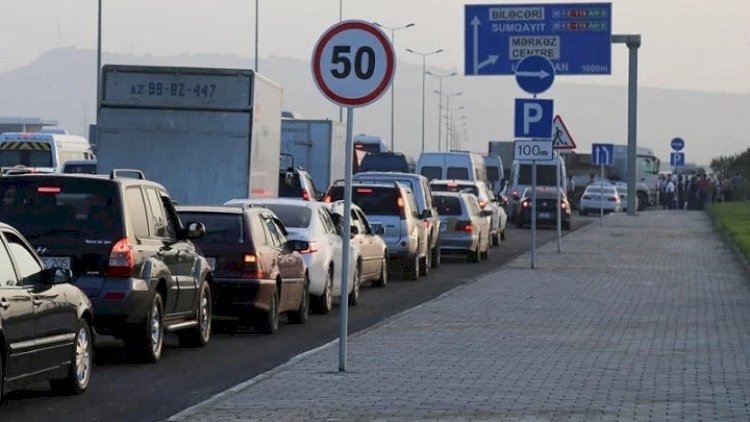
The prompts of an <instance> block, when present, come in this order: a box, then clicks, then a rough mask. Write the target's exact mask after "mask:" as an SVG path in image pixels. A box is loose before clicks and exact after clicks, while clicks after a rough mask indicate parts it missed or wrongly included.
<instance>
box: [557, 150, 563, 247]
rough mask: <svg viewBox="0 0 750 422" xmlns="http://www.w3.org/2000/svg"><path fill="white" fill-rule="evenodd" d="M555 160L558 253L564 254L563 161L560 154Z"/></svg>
mask: <svg viewBox="0 0 750 422" xmlns="http://www.w3.org/2000/svg"><path fill="white" fill-rule="evenodd" d="M555 159H556V160H557V163H556V164H555V167H556V169H557V171H556V172H555V174H556V177H557V181H556V183H555V184H556V185H557V252H558V253H560V252H562V194H561V190H562V184H561V182H562V180H561V178H560V160H561V159H562V158H561V157H560V153H559V152H555Z"/></svg>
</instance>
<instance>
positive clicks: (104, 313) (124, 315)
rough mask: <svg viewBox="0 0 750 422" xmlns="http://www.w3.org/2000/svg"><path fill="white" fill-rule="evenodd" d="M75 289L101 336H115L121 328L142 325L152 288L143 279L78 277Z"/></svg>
mask: <svg viewBox="0 0 750 422" xmlns="http://www.w3.org/2000/svg"><path fill="white" fill-rule="evenodd" d="M75 285H76V286H78V287H79V288H80V289H81V290H82V291H83V292H84V293H86V295H87V296H88V297H89V300H91V304H92V307H93V309H94V329H95V330H96V331H97V332H99V333H101V334H113V335H117V334H119V333H120V332H121V330H122V328H123V327H124V326H125V325H127V324H137V323H141V322H143V321H145V320H146V317H147V316H148V312H149V310H150V308H151V301H152V297H153V291H152V286H151V285H150V284H149V282H147V281H146V280H143V279H139V278H105V277H89V276H81V277H78V278H76V280H75Z"/></svg>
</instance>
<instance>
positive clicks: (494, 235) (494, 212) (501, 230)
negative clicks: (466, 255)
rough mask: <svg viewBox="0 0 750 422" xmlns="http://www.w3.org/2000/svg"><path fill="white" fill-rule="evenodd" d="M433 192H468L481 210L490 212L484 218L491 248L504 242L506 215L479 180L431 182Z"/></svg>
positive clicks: (485, 185) (490, 192) (484, 184)
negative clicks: (473, 196)
mask: <svg viewBox="0 0 750 422" xmlns="http://www.w3.org/2000/svg"><path fill="white" fill-rule="evenodd" d="M430 188H431V189H432V191H433V192H470V193H473V194H474V195H475V196H476V197H477V200H478V202H479V207H480V208H481V209H482V210H488V211H490V215H489V216H488V217H486V218H487V219H489V221H490V240H491V244H492V246H498V245H499V244H500V241H501V240H505V226H506V225H507V223H508V214H507V213H506V212H505V209H504V208H503V207H501V206H500V204H499V203H498V202H497V200H496V198H495V195H494V194H493V193H492V191H491V190H490V189H489V188H488V187H487V184H486V183H485V182H483V181H481V180H477V181H470V180H433V181H431V182H430ZM438 214H439V213H438Z"/></svg>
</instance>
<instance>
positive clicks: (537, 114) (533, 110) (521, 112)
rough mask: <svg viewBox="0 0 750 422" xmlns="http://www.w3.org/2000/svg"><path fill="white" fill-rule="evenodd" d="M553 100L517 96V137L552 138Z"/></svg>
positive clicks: (515, 131)
mask: <svg viewBox="0 0 750 422" xmlns="http://www.w3.org/2000/svg"><path fill="white" fill-rule="evenodd" d="M553 116H554V114H553V102H552V100H537V99H529V98H516V119H515V130H514V134H515V137H516V138H541V139H550V138H552V118H553Z"/></svg>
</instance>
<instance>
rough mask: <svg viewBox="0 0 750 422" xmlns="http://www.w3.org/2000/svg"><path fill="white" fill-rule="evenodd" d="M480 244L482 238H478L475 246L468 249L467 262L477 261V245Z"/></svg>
mask: <svg viewBox="0 0 750 422" xmlns="http://www.w3.org/2000/svg"><path fill="white" fill-rule="evenodd" d="M481 244H482V239H479V242H477V247H476V248H475V249H473V250H471V251H469V254H468V256H467V257H466V258H467V259H468V260H469V262H471V263H474V264H476V263H478V262H479V245H481Z"/></svg>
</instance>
